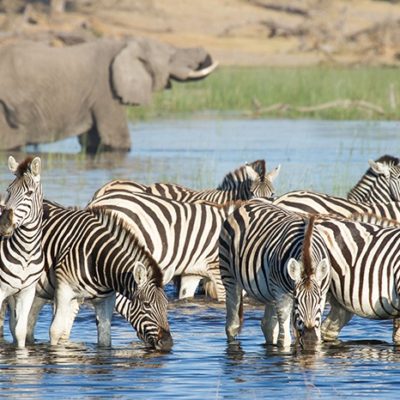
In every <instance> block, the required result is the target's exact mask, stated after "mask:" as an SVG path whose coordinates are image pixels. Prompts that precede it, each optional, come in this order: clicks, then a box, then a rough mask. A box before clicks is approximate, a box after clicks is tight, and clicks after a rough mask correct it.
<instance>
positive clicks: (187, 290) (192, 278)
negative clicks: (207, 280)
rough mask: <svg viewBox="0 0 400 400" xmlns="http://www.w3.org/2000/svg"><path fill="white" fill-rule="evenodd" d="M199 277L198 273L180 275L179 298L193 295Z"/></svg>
mask: <svg viewBox="0 0 400 400" xmlns="http://www.w3.org/2000/svg"><path fill="white" fill-rule="evenodd" d="M201 279H202V277H201V276H200V275H181V284H180V289H179V299H187V298H190V297H194V294H195V293H196V289H197V287H198V286H199V282H200V280H201Z"/></svg>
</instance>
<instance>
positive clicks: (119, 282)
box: [28, 200, 172, 350]
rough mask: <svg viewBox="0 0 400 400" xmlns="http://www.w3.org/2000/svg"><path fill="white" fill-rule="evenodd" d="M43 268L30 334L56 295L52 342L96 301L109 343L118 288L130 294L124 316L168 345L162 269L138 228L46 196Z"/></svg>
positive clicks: (158, 344)
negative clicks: (82, 308)
mask: <svg viewBox="0 0 400 400" xmlns="http://www.w3.org/2000/svg"><path fill="white" fill-rule="evenodd" d="M42 245H43V251H44V257H45V269H44V272H43V273H42V275H41V277H40V280H39V282H38V284H37V287H36V297H35V301H34V304H33V307H32V310H31V315H30V324H29V332H28V339H29V340H33V331H34V326H35V323H36V320H37V316H38V314H39V312H40V309H41V308H42V307H43V305H44V304H45V303H46V302H47V301H49V300H54V317H53V321H52V324H51V327H50V343H51V344H52V345H56V344H58V343H59V342H60V340H61V339H64V338H68V337H69V332H70V330H71V327H72V324H73V321H74V319H75V315H76V313H77V311H78V309H79V303H81V302H82V301H83V300H90V301H92V303H93V305H94V308H95V312H96V321H97V331H98V344H99V345H100V346H108V347H109V346H111V317H112V313H113V310H114V305H115V297H116V292H118V296H119V297H120V298H121V299H122V301H123V299H124V297H127V298H129V300H130V308H129V310H128V311H127V312H125V313H124V316H125V317H126V318H127V319H128V321H129V322H130V323H131V324H132V326H133V327H134V328H135V330H136V332H137V335H138V337H139V338H140V339H142V340H143V341H144V342H145V344H146V345H148V346H150V347H153V348H156V349H159V350H169V349H170V348H171V346H172V338H171V334H170V331H169V325H168V320H167V303H168V302H167V297H166V295H165V293H164V289H163V284H162V272H161V270H160V268H159V266H158V264H157V263H156V262H155V261H154V259H153V257H152V256H151V255H150V254H149V252H148V251H147V250H146V249H145V248H144V247H143V246H142V245H141V244H140V243H139V241H138V239H137V238H136V236H135V235H134V233H133V232H132V231H131V230H130V229H129V227H128V226H127V225H126V224H125V223H124V222H123V221H122V220H121V219H120V218H118V217H117V216H116V215H114V214H113V213H111V212H110V211H108V210H106V209H104V208H101V207H99V208H93V209H88V210H79V209H74V208H65V207H62V206H61V205H59V204H56V203H52V202H50V201H48V200H45V201H44V224H43V242H42Z"/></svg>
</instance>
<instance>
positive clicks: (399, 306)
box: [315, 216, 400, 344]
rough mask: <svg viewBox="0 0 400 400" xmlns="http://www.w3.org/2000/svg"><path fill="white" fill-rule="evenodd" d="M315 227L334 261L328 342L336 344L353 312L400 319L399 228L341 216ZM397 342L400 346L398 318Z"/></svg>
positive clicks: (324, 332)
mask: <svg viewBox="0 0 400 400" xmlns="http://www.w3.org/2000/svg"><path fill="white" fill-rule="evenodd" d="M315 229H316V231H318V232H319V234H320V235H321V237H322V238H323V239H324V241H325V243H327V244H328V246H327V247H328V253H329V257H330V260H331V278H332V281H331V286H330V290H329V294H328V299H329V303H330V305H331V309H330V312H329V314H328V316H327V318H326V319H325V320H324V322H323V323H322V335H323V338H324V340H334V339H336V338H337V336H338V335H339V333H340V331H341V329H342V328H343V326H345V325H346V324H347V323H348V322H349V321H350V319H351V318H352V316H353V315H354V314H356V315H359V316H361V317H366V318H374V319H395V318H398V317H399V316H400V259H399V257H398V253H399V252H400V228H399V227H381V226H377V225H373V224H368V223H362V222H356V221H350V220H346V219H342V218H339V217H335V218H332V217H323V216H320V217H318V220H317V221H316V223H315ZM393 341H394V342H395V343H396V344H400V335H399V332H398V320H397V321H396V320H394V329H393Z"/></svg>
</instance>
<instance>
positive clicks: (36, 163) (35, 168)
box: [30, 157, 42, 177]
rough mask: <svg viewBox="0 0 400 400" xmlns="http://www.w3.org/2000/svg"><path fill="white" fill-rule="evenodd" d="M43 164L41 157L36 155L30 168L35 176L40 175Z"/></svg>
mask: <svg viewBox="0 0 400 400" xmlns="http://www.w3.org/2000/svg"><path fill="white" fill-rule="evenodd" d="M41 165H42V162H41V160H40V158H39V157H35V158H34V159H33V160H32V162H31V166H30V169H31V171H32V174H33V176H36V177H38V176H40V171H41Z"/></svg>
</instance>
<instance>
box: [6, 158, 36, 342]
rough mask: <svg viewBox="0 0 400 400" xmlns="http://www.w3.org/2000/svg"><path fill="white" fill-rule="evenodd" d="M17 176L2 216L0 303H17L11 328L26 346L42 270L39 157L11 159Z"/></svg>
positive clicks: (14, 335) (16, 339)
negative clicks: (28, 323)
mask: <svg viewBox="0 0 400 400" xmlns="http://www.w3.org/2000/svg"><path fill="white" fill-rule="evenodd" d="M8 166H9V169H10V171H11V172H13V173H14V174H15V176H16V178H15V180H14V181H13V182H12V183H11V184H10V186H9V187H8V188H7V196H6V198H5V200H4V203H3V204H2V207H1V216H0V307H1V306H2V304H3V302H4V301H5V300H6V299H10V301H11V300H13V302H14V303H15V314H14V317H15V318H14V319H13V325H12V327H11V331H12V334H13V338H14V342H15V343H16V344H17V345H18V347H20V348H22V347H25V338H26V331H27V321H28V314H29V310H30V308H31V305H32V302H33V298H34V296H35V286H36V282H37V281H38V279H39V277H40V274H41V273H42V271H43V266H44V259H43V252H42V245H41V240H42V214H43V211H42V210H43V209H42V202H43V194H42V185H41V181H40V172H41V161H40V158H39V157H35V158H32V157H28V158H27V159H26V160H25V161H23V162H22V163H20V164H19V165H18V163H17V162H16V161H15V159H14V158H13V157H10V158H9V160H8Z"/></svg>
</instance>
